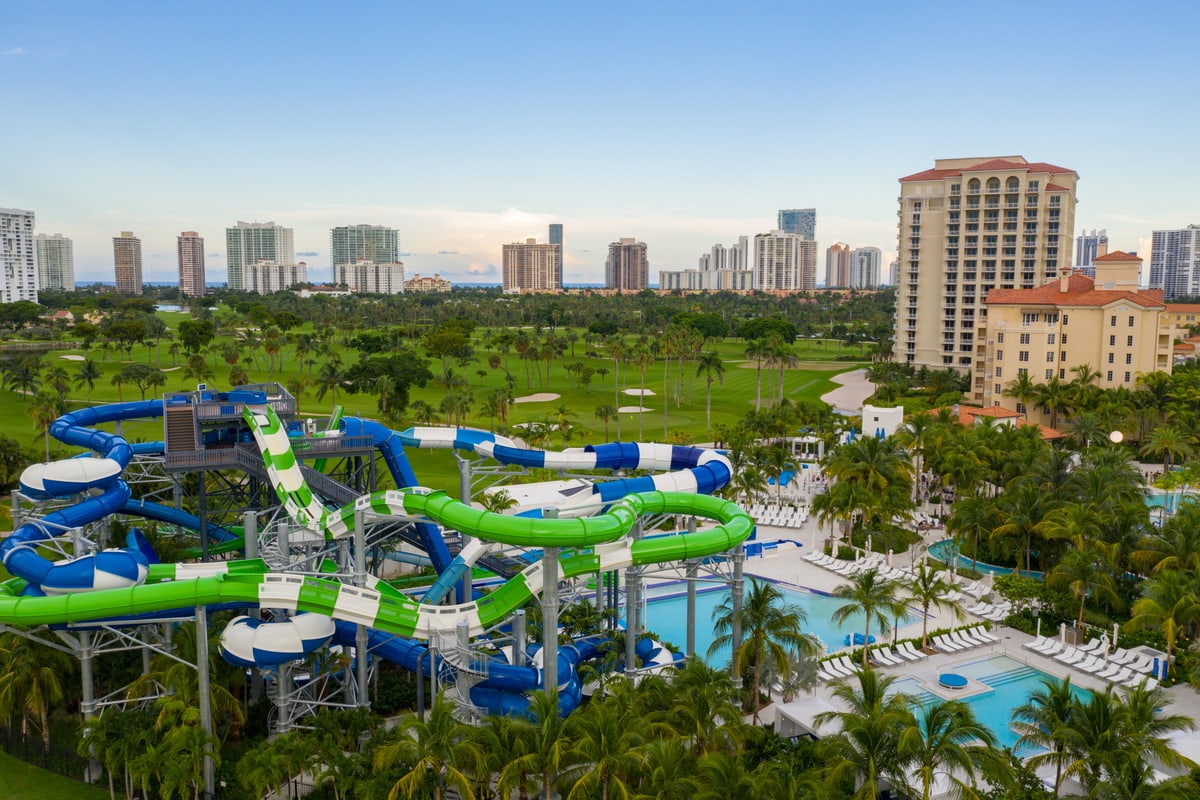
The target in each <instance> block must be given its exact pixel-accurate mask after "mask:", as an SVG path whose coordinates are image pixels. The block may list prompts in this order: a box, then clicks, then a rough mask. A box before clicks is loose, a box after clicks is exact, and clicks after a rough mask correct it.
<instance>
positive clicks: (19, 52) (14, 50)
mask: <svg viewBox="0 0 1200 800" xmlns="http://www.w3.org/2000/svg"><path fill="white" fill-rule="evenodd" d="M25 54H26V53H25V48H24V47H10V48H9V49H7V50H5V51H4V53H3V55H6V56H23V55H25Z"/></svg>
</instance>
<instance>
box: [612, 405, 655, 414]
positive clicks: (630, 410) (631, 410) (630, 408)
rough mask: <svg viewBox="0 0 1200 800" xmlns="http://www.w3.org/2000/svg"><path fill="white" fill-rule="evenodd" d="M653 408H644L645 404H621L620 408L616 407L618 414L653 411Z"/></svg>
mask: <svg viewBox="0 0 1200 800" xmlns="http://www.w3.org/2000/svg"><path fill="white" fill-rule="evenodd" d="M653 410H654V409H651V408H646V407H645V406H621V407H620V408H618V409H617V413H619V414H644V413H646V412H647V411H653Z"/></svg>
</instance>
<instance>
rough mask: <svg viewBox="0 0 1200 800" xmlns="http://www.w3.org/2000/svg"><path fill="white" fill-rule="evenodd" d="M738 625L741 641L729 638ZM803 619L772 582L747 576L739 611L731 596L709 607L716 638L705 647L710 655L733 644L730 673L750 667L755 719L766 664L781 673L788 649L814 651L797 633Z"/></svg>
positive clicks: (809, 641)
mask: <svg viewBox="0 0 1200 800" xmlns="http://www.w3.org/2000/svg"><path fill="white" fill-rule="evenodd" d="M735 619H736V620H737V621H738V622H739V623H740V625H741V631H742V641H741V642H734V641H733V624H734V620H735ZM805 619H806V616H805V613H804V609H802V608H800V607H799V606H796V605H793V604H791V603H787V602H786V601H785V599H784V596H783V592H781V591H779V589H778V588H777V587H776V586H775V585H774V584H772V583H768V582H767V581H760V580H758V579H756V578H751V579H750V591H749V593H747V595H746V597H745V600H744V603H743V605H742V608H741V610H740V611H739V612H738V613H737V615H736V616H735V613H734V610H733V596H732V595H730V596H729V597H727V598H725V600H724V602H722V603H721V605H719V606H717V607H716V608H715V609H713V633H715V634H716V637H715V638H714V639H713V642H712V644H711V645H710V646H709V648H708V653H709V655H710V656H711V655H712V654H714V653H716V652H717V651H718V650H720V649H721V648H722V647H725V646H728V645H733V646H734V649H733V672H734V674H735V675H740V674H742V672H743V671H744V670H745V669H746V668H747V667H750V668H751V669H752V670H753V673H754V681H753V684H752V694H751V695H750V707H751V710H752V711H753V712H754V720H755V721H756V722H757V721H758V711H759V707H760V699H759V698H760V694H761V687H762V674H763V670H764V669H765V668H766V667H767V666H768V664H769V665H770V667H771V668H772V669H774V670H775V671H777V672H782V671H783V670H784V669H786V668H787V666H788V664H789V658H788V654H789V651H793V650H800V651H804V652H814V651H815V650H816V643H815V642H814V641H813V639H812V637H810V636H807V635H805V634H804V633H802V632H801V630H800V626H801V625H802V624H803V623H804V621H805Z"/></svg>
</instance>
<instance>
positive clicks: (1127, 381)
mask: <svg viewBox="0 0 1200 800" xmlns="http://www.w3.org/2000/svg"><path fill="white" fill-rule="evenodd" d="M1125 382H1126V383H1129V373H1128V372H1126V373H1125Z"/></svg>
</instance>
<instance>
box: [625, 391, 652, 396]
mask: <svg viewBox="0 0 1200 800" xmlns="http://www.w3.org/2000/svg"><path fill="white" fill-rule="evenodd" d="M625 394H627V395H629V396H630V397H652V396H653V395H654V390H653V389H626V390H625Z"/></svg>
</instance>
